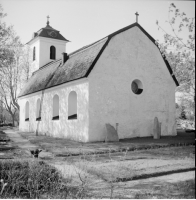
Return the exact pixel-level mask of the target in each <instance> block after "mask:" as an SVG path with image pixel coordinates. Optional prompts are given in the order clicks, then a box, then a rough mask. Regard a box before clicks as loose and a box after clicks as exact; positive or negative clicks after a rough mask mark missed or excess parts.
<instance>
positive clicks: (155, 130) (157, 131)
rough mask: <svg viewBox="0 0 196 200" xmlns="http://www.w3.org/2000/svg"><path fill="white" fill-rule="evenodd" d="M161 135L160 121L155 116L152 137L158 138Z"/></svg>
mask: <svg viewBox="0 0 196 200" xmlns="http://www.w3.org/2000/svg"><path fill="white" fill-rule="evenodd" d="M160 136H161V123H159V120H158V118H157V117H155V118H154V128H153V137H154V139H160Z"/></svg>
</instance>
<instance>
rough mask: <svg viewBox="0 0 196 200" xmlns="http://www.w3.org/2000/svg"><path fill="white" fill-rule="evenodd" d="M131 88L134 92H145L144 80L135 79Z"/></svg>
mask: <svg viewBox="0 0 196 200" xmlns="http://www.w3.org/2000/svg"><path fill="white" fill-rule="evenodd" d="M131 89H132V92H133V93H134V94H141V93H142V92H143V85H142V82H141V81H140V80H138V79H136V80H134V81H133V82H132V84H131Z"/></svg>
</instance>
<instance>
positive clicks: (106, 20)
mask: <svg viewBox="0 0 196 200" xmlns="http://www.w3.org/2000/svg"><path fill="white" fill-rule="evenodd" d="M171 3H174V4H175V5H176V6H177V7H178V8H179V9H180V11H183V12H185V13H186V14H187V16H188V17H194V16H195V1H163V0H162V1H158V0H157V1H155V0H154V1H148V0H146V1H141V0H137V1H132V0H0V4H1V5H2V6H3V9H4V12H5V13H7V17H6V18H4V21H5V22H6V23H7V25H13V26H14V30H15V31H16V32H17V34H18V35H19V36H20V38H21V41H22V43H23V44H25V43H27V42H28V41H29V40H30V39H31V38H32V35H33V32H36V31H38V30H39V29H41V28H43V27H45V26H46V22H47V16H48V15H49V16H50V19H49V21H50V26H52V27H53V28H54V29H56V30H59V31H60V33H61V34H62V35H63V36H64V37H65V38H66V39H68V40H69V41H70V42H69V43H68V44H67V53H70V52H73V51H75V50H77V49H79V48H81V47H83V46H85V45H88V44H91V43H93V42H95V41H97V40H99V39H101V38H103V37H105V36H107V35H109V34H111V33H113V32H115V31H117V30H119V29H121V28H123V27H125V26H128V25H130V24H132V23H135V21H136V16H135V13H136V12H138V13H139V24H140V25H141V26H142V27H143V28H144V29H145V30H146V31H147V32H148V33H149V34H150V35H151V36H152V37H153V38H154V39H158V40H159V41H163V32H162V31H160V30H158V27H157V25H156V21H157V20H158V21H159V24H161V26H162V27H163V28H164V29H165V30H166V31H168V32H170V30H171V29H170V27H169V25H168V23H166V21H167V20H168V8H169V5H170V4H171ZM182 37H185V36H184V35H182Z"/></svg>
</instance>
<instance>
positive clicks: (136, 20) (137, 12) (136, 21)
mask: <svg viewBox="0 0 196 200" xmlns="http://www.w3.org/2000/svg"><path fill="white" fill-rule="evenodd" d="M135 15H136V22H137V23H138V16H139V14H138V12H136V13H135Z"/></svg>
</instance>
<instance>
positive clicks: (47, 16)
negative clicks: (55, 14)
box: [47, 15, 50, 25]
mask: <svg viewBox="0 0 196 200" xmlns="http://www.w3.org/2000/svg"><path fill="white" fill-rule="evenodd" d="M49 18H50V17H49V15H48V16H47V25H49Z"/></svg>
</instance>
